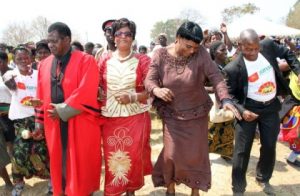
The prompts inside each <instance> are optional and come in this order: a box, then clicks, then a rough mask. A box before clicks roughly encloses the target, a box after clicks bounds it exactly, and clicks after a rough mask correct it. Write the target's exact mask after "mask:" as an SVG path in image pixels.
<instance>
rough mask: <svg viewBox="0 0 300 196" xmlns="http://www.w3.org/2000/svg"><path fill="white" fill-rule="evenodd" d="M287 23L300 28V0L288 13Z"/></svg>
mask: <svg viewBox="0 0 300 196" xmlns="http://www.w3.org/2000/svg"><path fill="white" fill-rule="evenodd" d="M286 25H287V26H289V27H293V28H297V29H300V0H298V1H297V2H296V3H295V4H294V6H293V7H292V9H291V10H290V12H289V14H288V15H287V19H286Z"/></svg>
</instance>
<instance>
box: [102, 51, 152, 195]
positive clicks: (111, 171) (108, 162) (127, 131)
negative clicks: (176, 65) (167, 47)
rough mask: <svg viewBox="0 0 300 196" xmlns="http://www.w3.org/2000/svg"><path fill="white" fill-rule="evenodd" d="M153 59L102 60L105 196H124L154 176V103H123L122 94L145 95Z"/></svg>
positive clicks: (143, 57)
mask: <svg viewBox="0 0 300 196" xmlns="http://www.w3.org/2000/svg"><path fill="white" fill-rule="evenodd" d="M149 63H150V59H149V57H147V56H146V55H139V54H134V56H133V57H132V58H130V59H128V60H126V61H124V62H122V63H121V62H120V61H119V60H117V58H115V57H114V56H112V55H111V54H110V55H109V56H107V59H101V60H100V62H99V65H100V85H101V86H100V88H101V95H100V99H101V100H100V101H101V102H102V106H103V107H102V110H101V112H102V115H103V116H106V117H108V118H107V123H105V124H104V125H103V128H102V134H103V135H102V136H103V151H104V160H105V185H104V186H105V187H104V195H120V194H122V193H124V192H126V191H135V190H138V189H140V188H141V187H142V186H143V185H144V176H145V175H149V174H151V171H152V164H151V149H150V141H149V140H150V130H151V122H150V115H149V113H148V110H149V108H150V104H149V103H148V102H147V101H145V103H144V102H140V101H135V102H133V103H128V104H119V103H118V102H117V101H116V99H115V95H117V94H118V93H140V92H143V91H144V90H145V89H144V86H143V81H144V79H145V77H146V74H147V71H148V66H149Z"/></svg>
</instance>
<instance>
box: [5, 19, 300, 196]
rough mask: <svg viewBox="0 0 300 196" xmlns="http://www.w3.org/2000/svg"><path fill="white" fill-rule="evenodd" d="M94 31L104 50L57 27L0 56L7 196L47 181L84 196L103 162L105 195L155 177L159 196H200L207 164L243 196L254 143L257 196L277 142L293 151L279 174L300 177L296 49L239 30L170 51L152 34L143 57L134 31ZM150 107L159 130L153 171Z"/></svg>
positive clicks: (200, 34) (188, 26) (57, 191)
mask: <svg viewBox="0 0 300 196" xmlns="http://www.w3.org/2000/svg"><path fill="white" fill-rule="evenodd" d="M102 30H103V32H104V36H105V38H106V41H107V43H106V44H103V45H101V44H94V43H92V42H88V43H86V44H85V45H82V44H81V43H80V42H78V41H73V42H72V33H71V30H70V28H69V27H68V26H67V25H66V24H64V23H62V22H56V23H53V24H51V25H50V26H49V28H48V36H47V37H46V38H45V39H44V40H41V41H39V42H37V43H32V42H28V43H25V44H20V45H18V46H16V47H15V48H12V47H7V45H6V44H3V43H1V44H0V68H1V69H0V71H1V77H0V93H1V97H0V115H1V116H0V117H1V118H0V156H1V159H0V175H1V177H2V178H3V180H4V182H5V186H6V188H7V189H8V190H11V195H12V196H20V195H21V194H22V191H23V190H24V185H25V179H28V178H31V177H33V176H36V177H40V178H42V179H48V180H49V183H48V194H49V195H55V196H56V195H57V196H58V195H68V196H87V195H92V194H93V192H96V191H97V190H99V185H100V176H101V168H102V167H101V166H102V159H103V160H104V168H105V172H104V176H105V183H104V195H127V196H133V195H135V191H137V190H139V189H140V188H141V187H143V185H144V177H145V176H146V175H152V181H153V184H154V186H155V187H158V186H163V187H166V195H167V196H173V195H175V193H176V185H177V184H181V183H183V184H185V185H186V186H187V187H189V188H190V189H191V195H192V196H198V195H200V190H201V191H205V192H206V191H208V190H209V189H210V188H211V178H212V177H214V176H212V175H211V174H212V173H211V169H210V167H211V166H210V160H209V153H217V154H220V155H221V157H222V158H223V159H225V160H226V161H228V162H231V163H232V191H233V195H236V196H240V195H244V192H245V191H246V186H247V182H246V172H247V167H248V163H249V158H250V152H251V147H252V144H253V140H254V137H255V136H257V137H259V138H260V143H261V148H260V157H259V160H258V163H257V167H256V181H257V182H258V183H259V184H260V185H261V187H262V190H263V191H264V192H265V193H266V194H268V195H275V193H276V191H275V190H274V188H273V187H272V185H271V184H270V183H269V180H270V178H271V177H272V172H273V169H274V165H275V162H276V156H275V155H276V143H277V139H278V135H279V137H280V139H282V140H283V141H286V142H289V144H290V147H291V150H292V151H291V154H290V155H289V156H288V158H287V163H288V164H290V165H292V166H295V167H300V161H299V159H298V158H297V156H298V154H299V153H300V132H299V127H300V124H299V122H300V121H299V117H300V115H299V114H300V104H299V103H300V101H299V100H300V63H299V60H298V59H297V54H299V46H298V43H297V39H295V40H294V41H293V40H291V39H289V38H286V39H283V40H284V41H283V42H281V41H280V40H278V39H277V38H275V37H270V38H269V37H266V36H263V35H258V34H257V33H256V32H255V30H253V29H245V30H243V31H242V32H241V34H240V37H239V39H238V40H237V44H234V43H233V42H232V41H231V40H230V38H229V35H228V34H227V27H226V25H225V24H224V23H222V24H221V25H220V30H217V31H216V30H212V31H207V30H204V31H203V30H202V28H201V27H200V26H199V25H198V24H197V23H195V22H192V21H186V22H184V23H183V24H182V25H181V26H180V27H179V28H178V29H177V31H176V34H175V41H174V43H170V44H168V40H167V35H166V34H164V33H161V34H159V36H158V37H157V40H155V41H154V42H151V44H150V47H149V48H148V47H146V46H143V45H142V46H139V47H137V46H136V41H135V35H136V32H137V27H136V25H135V23H134V22H133V21H131V20H129V19H127V18H121V19H118V20H107V21H105V22H104V23H103V25H102ZM213 105H214V107H213V108H214V109H213V110H214V111H215V112H218V114H217V115H219V118H218V120H214V118H213V116H214V115H213V114H212V111H211V108H212V106H213ZM152 107H153V108H155V109H156V112H157V115H159V116H160V118H161V120H162V124H163V126H162V127H163V129H162V132H163V148H162V150H161V152H160V154H159V156H158V158H157V160H156V162H155V164H154V165H152V162H151V146H150V134H151V118H150V114H149V112H150V110H151V108H152ZM221 108H222V110H221ZM228 114H230V115H229V116H230V117H228ZM9 163H12V181H11V180H10V178H9V175H8V172H7V170H6V166H7V165H8V164H9Z"/></svg>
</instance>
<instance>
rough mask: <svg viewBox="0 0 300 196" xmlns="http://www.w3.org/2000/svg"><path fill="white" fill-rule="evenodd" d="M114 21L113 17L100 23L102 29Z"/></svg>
mask: <svg viewBox="0 0 300 196" xmlns="http://www.w3.org/2000/svg"><path fill="white" fill-rule="evenodd" d="M115 21H116V20H114V19H110V20H107V21H105V22H104V23H103V24H102V30H103V31H105V29H106V28H107V27H111V26H112V24H113V22H115Z"/></svg>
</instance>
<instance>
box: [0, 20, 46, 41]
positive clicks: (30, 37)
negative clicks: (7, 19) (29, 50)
mask: <svg viewBox="0 0 300 196" xmlns="http://www.w3.org/2000/svg"><path fill="white" fill-rule="evenodd" d="M49 25H50V21H48V20H47V18H45V17H42V16H38V17H37V18H35V19H34V20H32V22H31V23H30V24H28V23H25V22H20V23H11V24H9V25H8V26H7V28H6V29H4V31H3V33H2V39H3V41H4V42H5V43H7V44H9V45H12V46H17V45H18V44H24V43H26V42H29V41H35V42H37V41H40V40H41V39H46V38H47V34H48V26H49Z"/></svg>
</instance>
